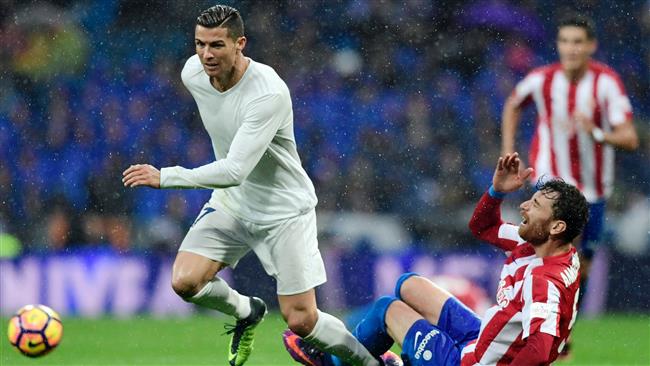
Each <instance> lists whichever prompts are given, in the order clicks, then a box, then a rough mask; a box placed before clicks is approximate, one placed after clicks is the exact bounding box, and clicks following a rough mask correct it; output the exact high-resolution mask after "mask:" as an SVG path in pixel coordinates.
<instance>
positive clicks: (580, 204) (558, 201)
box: [536, 178, 589, 242]
mask: <svg viewBox="0 0 650 366" xmlns="http://www.w3.org/2000/svg"><path fill="white" fill-rule="evenodd" d="M536 188H537V190H538V191H540V192H542V194H543V195H545V196H547V197H549V198H552V199H553V219H555V220H562V221H564V222H565V223H566V230H565V231H564V233H563V234H562V239H564V240H565V241H566V242H571V241H573V239H575V238H576V237H577V236H578V235H580V233H582V230H583V229H584V227H585V224H586V223H587V220H588V218H589V207H588V205H587V200H586V199H585V196H584V195H583V194H582V193H580V191H579V190H578V189H577V188H576V187H574V186H573V185H571V184H569V183H566V182H565V181H563V180H562V179H557V178H556V179H551V180H547V181H544V182H542V179H540V180H539V181H537V185H536Z"/></svg>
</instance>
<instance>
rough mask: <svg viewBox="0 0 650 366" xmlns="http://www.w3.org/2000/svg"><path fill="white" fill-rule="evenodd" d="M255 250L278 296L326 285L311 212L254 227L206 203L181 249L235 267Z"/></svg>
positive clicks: (312, 212) (252, 224)
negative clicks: (275, 281)
mask: <svg viewBox="0 0 650 366" xmlns="http://www.w3.org/2000/svg"><path fill="white" fill-rule="evenodd" d="M251 249H252V250H253V252H255V255H257V258H259V260H260V262H261V263H262V266H264V270H265V271H266V273H268V274H269V275H270V276H272V277H273V278H275V279H276V280H277V294H278V295H295V294H299V293H302V292H305V291H307V290H310V289H312V288H314V287H316V286H318V285H321V284H323V283H325V281H327V278H326V275H325V265H324V264H323V259H322V258H321V255H320V251H319V250H318V239H317V228H316V212H315V211H314V210H313V209H312V210H311V211H309V212H307V213H305V214H302V215H299V216H296V217H292V218H289V219H286V220H280V221H277V222H273V223H268V224H256V223H252V222H249V221H246V220H242V219H238V218H236V217H234V216H232V215H231V214H229V213H228V212H226V211H225V210H224V209H223V208H221V207H218V206H212V205H210V203H207V204H206V205H205V206H203V210H201V212H200V213H199V215H198V216H197V218H196V220H195V222H194V224H193V225H192V227H191V228H190V230H189V231H188V233H187V235H186V236H185V239H183V242H182V243H181V246H180V248H179V249H178V250H179V251H185V252H192V253H195V254H198V255H201V256H204V257H206V258H210V259H212V260H215V261H219V262H222V263H225V264H228V265H230V266H231V267H233V268H234V267H235V266H236V265H237V262H238V261H239V260H240V259H241V258H242V257H243V256H244V255H245V254H246V253H248V251H249V250H251Z"/></svg>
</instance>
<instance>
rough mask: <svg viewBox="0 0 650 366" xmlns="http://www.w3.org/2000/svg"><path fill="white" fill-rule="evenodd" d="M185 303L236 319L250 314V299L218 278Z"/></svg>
mask: <svg viewBox="0 0 650 366" xmlns="http://www.w3.org/2000/svg"><path fill="white" fill-rule="evenodd" d="M187 301H189V302H192V303H195V304H197V305H201V306H203V307H206V308H209V309H214V310H217V311H220V312H222V313H224V314H227V315H232V316H234V317H236V318H237V319H243V318H246V317H247V316H249V315H250V313H251V303H250V298H249V297H248V296H243V295H240V294H239V292H237V291H235V290H233V289H232V288H230V286H228V284H227V283H226V281H224V280H222V279H221V278H219V277H215V278H214V279H213V280H212V281H210V282H208V283H206V284H205V286H203V288H202V289H201V291H199V293H198V294H196V295H194V296H192V297H191V298H189V299H187Z"/></svg>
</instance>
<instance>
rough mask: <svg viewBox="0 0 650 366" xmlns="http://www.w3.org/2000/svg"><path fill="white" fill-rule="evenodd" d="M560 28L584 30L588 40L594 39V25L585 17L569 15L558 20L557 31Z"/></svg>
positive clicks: (574, 14)
mask: <svg viewBox="0 0 650 366" xmlns="http://www.w3.org/2000/svg"><path fill="white" fill-rule="evenodd" d="M562 27H578V28H582V29H584V30H585V33H587V38H588V39H594V38H596V24H595V23H594V21H593V20H592V19H591V18H589V17H588V16H586V15H582V14H577V13H570V14H567V15H565V16H563V17H561V18H560V20H559V21H558V23H557V30H558V31H559V30H560V28H562Z"/></svg>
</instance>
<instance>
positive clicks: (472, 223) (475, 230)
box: [467, 216, 482, 238]
mask: <svg viewBox="0 0 650 366" xmlns="http://www.w3.org/2000/svg"><path fill="white" fill-rule="evenodd" d="M467 227H468V228H469V231H470V232H471V233H472V235H474V237H477V238H478V237H480V236H481V231H482V227H481V225H480V223H479V220H477V219H476V217H475V216H472V218H471V219H470V220H469V224H468V225H467Z"/></svg>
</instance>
